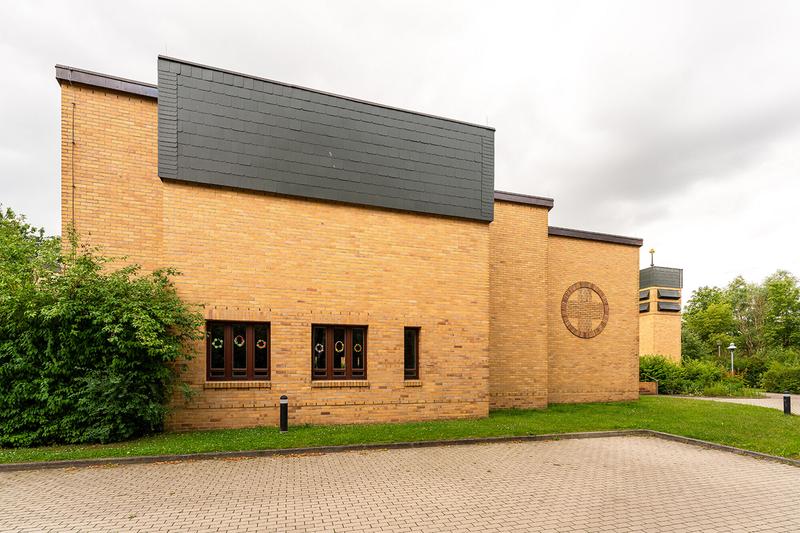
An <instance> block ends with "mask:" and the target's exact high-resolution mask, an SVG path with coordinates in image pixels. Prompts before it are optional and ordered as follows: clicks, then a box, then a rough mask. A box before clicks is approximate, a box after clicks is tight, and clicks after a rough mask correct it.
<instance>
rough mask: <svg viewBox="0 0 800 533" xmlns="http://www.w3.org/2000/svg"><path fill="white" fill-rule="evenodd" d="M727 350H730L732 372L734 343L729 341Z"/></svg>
mask: <svg viewBox="0 0 800 533" xmlns="http://www.w3.org/2000/svg"><path fill="white" fill-rule="evenodd" d="M728 351H729V352H731V374H733V352H735V351H736V345H735V344H733V343H731V345H730V346H728Z"/></svg>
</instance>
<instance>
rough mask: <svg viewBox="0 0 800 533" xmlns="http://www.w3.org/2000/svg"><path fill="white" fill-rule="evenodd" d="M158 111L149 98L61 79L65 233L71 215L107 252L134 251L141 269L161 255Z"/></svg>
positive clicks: (84, 235) (88, 238)
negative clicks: (157, 142)
mask: <svg viewBox="0 0 800 533" xmlns="http://www.w3.org/2000/svg"><path fill="white" fill-rule="evenodd" d="M156 116H157V108H156V105H155V101H154V100H152V99H150V98H145V97H141V96H134V95H129V94H122V93H116V92H112V91H106V90H101V89H93V88H89V87H85V86H81V85H70V84H69V83H62V85H61V223H62V224H61V225H62V228H63V230H64V232H65V235H66V232H67V231H68V230H69V228H70V227H71V226H72V222H73V221H74V222H75V229H76V230H77V231H78V233H79V235H80V236H81V237H82V239H83V240H84V241H86V242H88V243H90V244H93V245H96V246H101V247H102V252H103V253H104V254H106V255H110V256H116V257H119V256H125V255H129V254H131V253H132V252H133V253H134V254H135V255H134V257H135V259H136V261H138V262H140V263H141V264H142V266H143V267H144V268H146V269H153V268H156V267H158V266H160V265H161V255H162V238H163V235H162V225H161V209H162V206H161V202H162V195H161V180H160V179H159V178H158V173H157V165H158V150H157V148H156V143H155V137H156V135H157V124H156ZM73 184H74V188H73ZM66 243H67V240H66V239H65V244H66Z"/></svg>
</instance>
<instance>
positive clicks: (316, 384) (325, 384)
mask: <svg viewBox="0 0 800 533" xmlns="http://www.w3.org/2000/svg"><path fill="white" fill-rule="evenodd" d="M350 387H355V388H358V387H364V388H367V389H368V388H369V381H367V380H366V379H348V380H344V379H340V380H336V379H332V380H318V381H311V388H312V389H336V388H350Z"/></svg>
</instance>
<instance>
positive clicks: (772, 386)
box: [761, 361, 800, 394]
mask: <svg viewBox="0 0 800 533" xmlns="http://www.w3.org/2000/svg"><path fill="white" fill-rule="evenodd" d="M761 386H762V387H763V388H764V389H766V390H768V391H770V392H790V393H792V394H800V365H793V366H789V365H786V364H784V363H781V362H780V361H773V362H772V363H770V365H769V368H768V369H767V371H766V372H764V374H763V375H762V376H761Z"/></svg>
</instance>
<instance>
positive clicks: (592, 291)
mask: <svg viewBox="0 0 800 533" xmlns="http://www.w3.org/2000/svg"><path fill="white" fill-rule="evenodd" d="M561 318H562V319H563V320H564V325H565V326H567V329H568V330H570V332H572V334H573V335H575V336H576V337H580V338H582V339H591V338H592V337H596V336H598V335H600V333H601V332H602V331H603V329H605V327H606V324H608V300H607V299H606V295H605V294H603V291H601V290H600V287H598V286H597V285H595V284H594V283H589V282H588V281H579V282H578V283H575V284H574V285H572V286H570V288H568V289H567V291H566V292H565V293H564V297H563V298H561Z"/></svg>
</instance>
